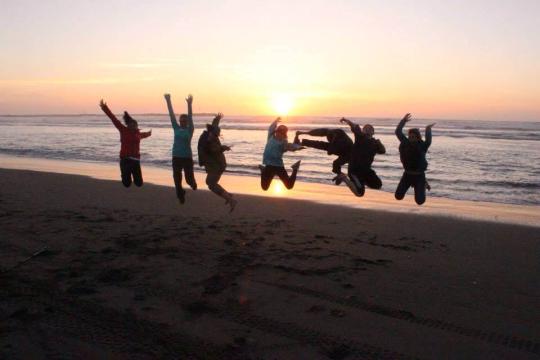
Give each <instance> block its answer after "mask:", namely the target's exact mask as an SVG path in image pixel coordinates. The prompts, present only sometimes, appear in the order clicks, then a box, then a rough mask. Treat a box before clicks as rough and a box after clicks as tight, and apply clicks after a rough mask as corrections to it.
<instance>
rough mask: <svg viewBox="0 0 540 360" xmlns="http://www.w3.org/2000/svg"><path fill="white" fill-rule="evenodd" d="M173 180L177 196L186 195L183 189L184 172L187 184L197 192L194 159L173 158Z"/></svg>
mask: <svg viewBox="0 0 540 360" xmlns="http://www.w3.org/2000/svg"><path fill="white" fill-rule="evenodd" d="M172 168H173V179H174V187H175V188H176V196H177V197H178V198H180V196H181V195H182V194H183V193H184V189H183V188H182V170H183V171H184V175H185V177H186V182H187V183H188V185H189V186H190V187H191V188H192V189H193V190H197V182H196V181H195V175H194V174H193V159H192V158H181V157H176V156H173V158H172Z"/></svg>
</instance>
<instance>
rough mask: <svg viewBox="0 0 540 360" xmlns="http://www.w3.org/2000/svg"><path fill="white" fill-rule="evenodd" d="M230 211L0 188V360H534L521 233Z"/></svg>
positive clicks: (353, 216) (412, 220) (286, 204)
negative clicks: (424, 359)
mask: <svg viewBox="0 0 540 360" xmlns="http://www.w3.org/2000/svg"><path fill="white" fill-rule="evenodd" d="M116 175H117V174H116ZM169 181H170V180H169ZM200 185H201V188H203V187H204V183H203V182H200ZM237 198H238V199H239V206H238V208H237V210H236V211H235V212H234V213H233V214H229V213H228V212H227V209H226V207H225V206H224V204H223V201H221V200H220V199H218V198H217V197H216V196H215V195H213V194H211V193H209V192H208V191H203V190H198V191H197V192H192V191H189V192H188V194H187V203H186V204H185V205H183V206H180V205H179V204H178V202H177V200H176V199H175V196H174V189H173V188H171V187H167V186H158V185H152V184H146V185H145V186H144V187H143V188H140V189H139V188H135V187H133V188H129V189H125V188H123V187H122V186H121V184H120V182H119V181H117V180H115V181H108V180H98V179H94V178H90V177H84V176H75V175H65V174H52V173H44V172H32V171H23V170H6V169H3V170H0V234H1V235H0V264H1V270H2V274H1V275H0V281H1V284H2V286H1V287H0V292H1V295H0V316H1V319H2V323H1V331H2V336H0V358H8V359H18V358H20V359H47V358H85V359H93V358H96V359H101V358H111V359H116V358H119V359H122V358H129V359H138V358H141V359H146V358H149V359H150V358H203V359H207V358H208V359H250V358H256V359H261V358H262V359H327V358H330V359H353V358H368V359H374V358H387V359H396V358H427V359H440V358H453V359H464V358H469V359H478V358H507V359H508V358H511V359H527V358H530V359H534V358H538V357H539V356H540V313H539V312H538V311H537V309H539V308H540V286H538V284H540V262H539V261H538V259H539V254H540V228H539V227H532V226H524V225H517V224H503V223H498V222H493V221H490V222H486V221H480V220H472V219H458V218H456V217H455V216H441V215H440V213H437V212H435V213H437V214H438V215H429V214H427V213H426V212H427V211H426V210H421V211H422V212H423V213H422V214H409V213H405V212H403V211H401V212H400V211H396V212H389V211H382V210H380V209H375V208H366V209H359V208H352V207H346V206H333V205H328V204H317V203H313V202H306V201H302V200H295V199H287V198H269V197H256V196H250V195H237ZM428 201H431V199H429V200H428ZM518 208H519V207H518ZM422 209H424V208H422ZM428 209H429V208H428ZM529 214H530V216H532V217H533V218H534V216H535V214H534V212H532V213H531V212H529ZM536 216H538V215H536ZM45 247H46V248H45ZM44 248H45V251H43V252H42V253H40V254H39V255H37V256H35V257H34V258H32V259H30V260H28V261H27V262H25V263H22V264H20V265H19V266H17V267H15V268H13V267H14V266H16V265H17V264H18V263H19V262H20V261H23V260H25V259H26V258H27V257H28V256H30V255H32V254H33V253H34V252H36V251H37V250H40V249H44Z"/></svg>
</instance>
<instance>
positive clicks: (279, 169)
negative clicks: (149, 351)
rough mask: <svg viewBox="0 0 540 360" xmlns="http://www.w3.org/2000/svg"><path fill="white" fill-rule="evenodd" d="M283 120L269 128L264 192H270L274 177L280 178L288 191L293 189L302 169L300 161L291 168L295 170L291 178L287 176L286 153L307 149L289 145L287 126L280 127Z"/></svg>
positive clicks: (265, 155) (262, 175) (262, 168)
mask: <svg viewBox="0 0 540 360" xmlns="http://www.w3.org/2000/svg"><path fill="white" fill-rule="evenodd" d="M280 121H281V118H279V117H278V118H277V119H276V120H274V121H273V122H272V124H271V125H270V127H269V128H268V138H267V139H268V140H267V142H266V146H265V148H264V154H263V166H260V170H261V187H262V189H263V190H265V191H266V190H268V188H269V187H270V184H271V183H272V179H273V178H274V176H276V175H277V176H278V177H279V178H280V179H281V181H282V182H283V184H284V185H285V187H286V188H287V189H289V190H290V189H292V188H293V186H294V183H295V182H296V174H297V173H298V169H299V168H300V161H301V160H298V161H297V162H295V163H294V164H293V165H292V166H291V168H292V169H293V171H292V173H291V176H289V174H287V170H285V165H284V164H283V154H284V153H285V152H286V151H297V150H301V149H305V147H303V146H301V145H298V144H294V143H289V142H288V141H287V131H288V130H289V129H288V128H287V126H285V125H279V126H278V124H279V122H280Z"/></svg>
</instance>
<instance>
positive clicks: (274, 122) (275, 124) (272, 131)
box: [267, 117, 281, 139]
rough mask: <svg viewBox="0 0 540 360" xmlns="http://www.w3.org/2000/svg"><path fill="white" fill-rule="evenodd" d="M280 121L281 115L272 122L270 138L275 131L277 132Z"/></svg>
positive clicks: (269, 130) (269, 131) (269, 132)
mask: <svg viewBox="0 0 540 360" xmlns="http://www.w3.org/2000/svg"><path fill="white" fill-rule="evenodd" d="M280 121H281V118H280V117H278V118H276V120H274V121H272V123H271V124H270V127H269V128H268V136H267V138H268V139H270V138H271V137H272V135H274V133H275V132H276V128H277V126H278V124H279V122H280Z"/></svg>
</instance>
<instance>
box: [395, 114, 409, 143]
mask: <svg viewBox="0 0 540 360" xmlns="http://www.w3.org/2000/svg"><path fill="white" fill-rule="evenodd" d="M409 121H411V114H409V113H407V114H405V116H404V117H403V119H401V121H400V122H399V124H398V126H397V127H396V136H397V138H398V139H399V141H400V142H401V141H405V140H407V137H406V136H405V135H403V127H405V124H406V123H408V122H409Z"/></svg>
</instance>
